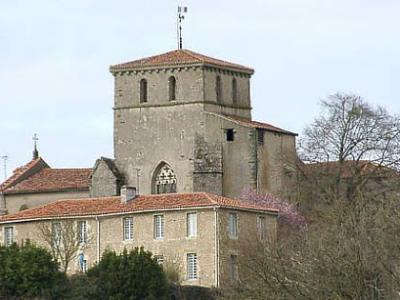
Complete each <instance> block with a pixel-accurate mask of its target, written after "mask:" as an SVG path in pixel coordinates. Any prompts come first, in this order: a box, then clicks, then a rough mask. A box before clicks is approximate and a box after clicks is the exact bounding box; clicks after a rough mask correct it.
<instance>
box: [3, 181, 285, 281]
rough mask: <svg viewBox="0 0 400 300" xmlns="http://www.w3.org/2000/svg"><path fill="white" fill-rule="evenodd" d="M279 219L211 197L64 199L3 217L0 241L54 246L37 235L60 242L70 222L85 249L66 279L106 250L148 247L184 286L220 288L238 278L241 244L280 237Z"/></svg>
mask: <svg viewBox="0 0 400 300" xmlns="http://www.w3.org/2000/svg"><path fill="white" fill-rule="evenodd" d="M277 214H278V212H277V211H276V210H274V209H270V208H268V207H265V206H263V205H256V204H252V203H248V202H243V201H239V200H234V199H230V198H225V197H222V196H217V195H213V194H208V193H190V194H162V195H144V196H138V195H136V193H135V190H134V189H129V188H123V189H122V191H121V196H113V197H102V198H85V199H70V200H60V201H56V202H53V203H50V204H47V205H44V206H41V207H37V208H33V209H28V210H24V211H21V212H18V213H16V214H10V215H5V216H3V217H2V218H1V219H0V241H1V242H2V243H4V244H6V245H9V244H11V243H13V242H17V243H21V242H23V241H24V240H26V239H30V240H31V241H34V242H36V243H38V244H39V245H43V246H45V247H49V245H48V243H46V242H45V240H44V239H43V238H42V235H41V233H40V232H39V231H40V230H41V229H40V228H42V227H43V224H47V225H48V226H50V227H49V228H51V230H52V234H53V235H54V238H55V239H61V238H62V237H60V234H59V232H57V228H59V227H60V225H61V224H62V223H63V222H66V221H71V220H72V221H73V222H74V226H76V227H75V228H76V230H77V238H78V239H79V241H80V242H81V243H82V244H85V245H84V246H85V247H82V250H79V251H78V252H80V253H76V257H75V259H74V261H73V262H71V264H70V266H69V268H68V273H75V272H77V271H79V270H80V269H81V270H82V271H84V270H85V269H86V268H88V267H90V266H92V265H93V264H95V263H96V262H97V261H99V259H100V258H101V255H102V253H103V252H104V251H105V250H106V249H111V250H115V251H117V252H121V251H123V249H125V248H126V249H128V250H129V249H132V248H134V247H140V246H143V247H144V248H145V249H146V250H149V251H151V252H152V253H153V255H155V256H156V257H157V259H158V260H159V261H160V263H162V262H163V261H164V262H165V261H168V260H169V261H173V262H174V263H176V264H177V265H179V266H180V270H181V275H182V278H183V284H185V285H200V286H207V287H212V286H214V287H220V286H223V285H224V284H225V283H228V282H229V281H230V280H235V279H237V277H238V276H240V270H238V266H237V261H238V257H237V256H238V254H239V247H240V245H243V244H244V243H247V242H249V241H250V240H251V239H257V238H274V237H275V234H276V226H277V225H276V220H277ZM78 258H79V259H78Z"/></svg>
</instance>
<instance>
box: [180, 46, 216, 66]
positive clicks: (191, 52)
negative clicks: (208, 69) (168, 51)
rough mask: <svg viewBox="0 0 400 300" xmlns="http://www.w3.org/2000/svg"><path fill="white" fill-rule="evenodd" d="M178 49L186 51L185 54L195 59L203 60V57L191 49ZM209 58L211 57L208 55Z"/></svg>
mask: <svg viewBox="0 0 400 300" xmlns="http://www.w3.org/2000/svg"><path fill="white" fill-rule="evenodd" d="M178 51H179V50H178ZM180 51H183V52H184V53H186V54H187V55H189V56H191V57H193V58H194V59H196V60H199V61H200V62H202V63H204V62H205V60H204V59H202V58H200V57H198V55H199V54H198V53H196V52H193V51H191V50H189V49H181V50H180ZM210 58H211V57H210Z"/></svg>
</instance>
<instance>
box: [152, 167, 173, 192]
mask: <svg viewBox="0 0 400 300" xmlns="http://www.w3.org/2000/svg"><path fill="white" fill-rule="evenodd" d="M166 193H176V175H175V173H174V170H172V169H171V167H170V166H169V165H168V164H166V163H161V164H160V165H159V166H158V167H157V169H156V171H155V172H154V176H153V194H166Z"/></svg>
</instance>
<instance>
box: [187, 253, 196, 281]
mask: <svg viewBox="0 0 400 300" xmlns="http://www.w3.org/2000/svg"><path fill="white" fill-rule="evenodd" d="M186 264H187V279H189V280H193V279H197V275H198V274H197V254H196V253H188V254H187V262H186Z"/></svg>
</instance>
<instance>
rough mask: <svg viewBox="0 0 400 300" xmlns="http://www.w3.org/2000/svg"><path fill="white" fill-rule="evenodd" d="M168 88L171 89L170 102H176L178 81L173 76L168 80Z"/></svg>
mask: <svg viewBox="0 0 400 300" xmlns="http://www.w3.org/2000/svg"><path fill="white" fill-rule="evenodd" d="M168 87H169V101H175V100H176V79H175V77H174V76H171V77H170V78H169V79H168Z"/></svg>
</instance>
